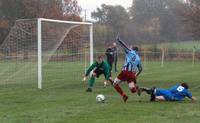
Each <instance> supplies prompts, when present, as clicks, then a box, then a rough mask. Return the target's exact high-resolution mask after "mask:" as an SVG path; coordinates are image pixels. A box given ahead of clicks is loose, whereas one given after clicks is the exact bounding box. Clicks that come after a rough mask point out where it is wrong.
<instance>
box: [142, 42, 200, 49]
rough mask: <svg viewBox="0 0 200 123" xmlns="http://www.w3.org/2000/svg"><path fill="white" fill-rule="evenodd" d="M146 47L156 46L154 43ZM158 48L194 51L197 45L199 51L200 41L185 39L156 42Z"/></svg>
mask: <svg viewBox="0 0 200 123" xmlns="http://www.w3.org/2000/svg"><path fill="white" fill-rule="evenodd" d="M143 46H144V47H146V48H147V47H148V48H150V47H155V45H153V44H147V45H143ZM156 47H157V48H159V49H160V48H163V47H164V48H166V49H176V50H189V51H192V50H193V48H194V47H195V48H196V50H197V51H199V50H200V41H185V42H169V43H160V44H159V43H158V44H156Z"/></svg>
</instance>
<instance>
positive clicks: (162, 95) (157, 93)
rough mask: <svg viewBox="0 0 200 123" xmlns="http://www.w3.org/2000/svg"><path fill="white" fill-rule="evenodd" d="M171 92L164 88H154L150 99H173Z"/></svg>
mask: <svg viewBox="0 0 200 123" xmlns="http://www.w3.org/2000/svg"><path fill="white" fill-rule="evenodd" d="M173 100H174V97H173V94H172V93H171V92H170V91H169V90H166V89H154V93H153V94H151V99H150V101H173Z"/></svg>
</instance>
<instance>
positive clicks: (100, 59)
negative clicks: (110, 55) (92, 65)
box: [97, 55, 103, 64]
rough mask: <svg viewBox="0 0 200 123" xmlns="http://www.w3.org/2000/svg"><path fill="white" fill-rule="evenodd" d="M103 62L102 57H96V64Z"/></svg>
mask: <svg viewBox="0 0 200 123" xmlns="http://www.w3.org/2000/svg"><path fill="white" fill-rule="evenodd" d="M102 62H103V56H101V55H100V56H98V58H97V63H98V64H101V63H102Z"/></svg>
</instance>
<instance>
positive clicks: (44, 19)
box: [22, 18, 93, 89]
mask: <svg viewBox="0 0 200 123" xmlns="http://www.w3.org/2000/svg"><path fill="white" fill-rule="evenodd" d="M22 20H23V19H22ZM44 21H46V22H55V23H64V24H77V25H88V26H89V30H90V36H89V37H90V64H92V63H93V23H88V22H75V21H64V20H53V19H46V18H38V19H37V26H38V28H37V33H38V37H37V40H38V52H37V53H38V61H37V62H38V88H39V89H42V22H44Z"/></svg>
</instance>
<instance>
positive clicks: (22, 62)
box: [0, 19, 90, 87]
mask: <svg viewBox="0 0 200 123" xmlns="http://www.w3.org/2000/svg"><path fill="white" fill-rule="evenodd" d="M37 27H38V25H37V19H27V20H26V19H25V20H17V21H16V23H15V25H14V26H13V27H12V29H11V30H10V33H9V34H8V36H7V38H6V39H5V41H4V42H3V43H2V44H1V47H0V66H1V70H0V83H1V84H2V85H8V84H9V85H10V84H12V85H20V86H21V85H24V86H26V85H28V86H37V81H38V79H37V76H38V32H37V30H38V29H37ZM41 28H42V29H41V32H42V33H41V35H42V42H41V43H42V76H43V78H42V82H43V86H47V87H51V86H55V85H59V82H60V83H62V82H64V81H76V82H77V81H80V80H81V77H82V74H83V73H84V72H85V69H86V67H87V66H88V65H89V64H90V60H89V58H90V53H89V51H90V47H89V46H90V45H89V44H90V32H89V25H79V24H70V23H59V22H49V21H41Z"/></svg>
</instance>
